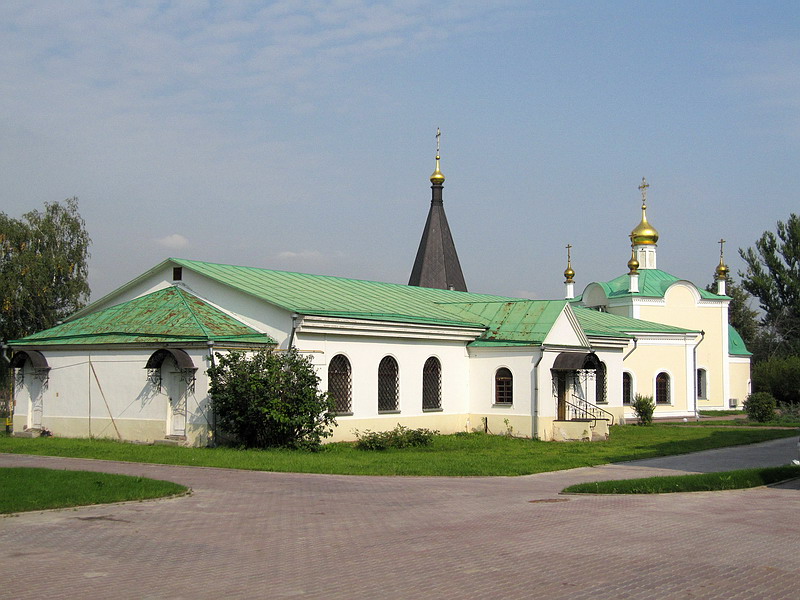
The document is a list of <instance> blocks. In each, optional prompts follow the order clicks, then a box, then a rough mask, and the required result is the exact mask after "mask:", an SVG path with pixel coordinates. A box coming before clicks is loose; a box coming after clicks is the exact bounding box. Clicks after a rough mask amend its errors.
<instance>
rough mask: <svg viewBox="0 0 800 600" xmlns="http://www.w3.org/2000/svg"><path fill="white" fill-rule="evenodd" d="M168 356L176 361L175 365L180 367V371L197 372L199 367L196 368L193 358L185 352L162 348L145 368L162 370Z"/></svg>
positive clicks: (149, 360) (149, 359)
mask: <svg viewBox="0 0 800 600" xmlns="http://www.w3.org/2000/svg"><path fill="white" fill-rule="evenodd" d="M168 356H171V357H172V358H173V359H174V360H175V364H176V365H178V368H179V369H192V370H193V371H196V370H197V367H195V366H194V362H193V361H192V357H191V356H189V355H188V354H187V353H186V351H185V350H181V349H180V348H161V349H159V350H156V351H155V352H153V354H152V355H151V356H150V358H148V359H147V364H146V365H145V366H144V368H145V369H160V368H161V365H162V364H164V361H165V360H166V358H167V357H168Z"/></svg>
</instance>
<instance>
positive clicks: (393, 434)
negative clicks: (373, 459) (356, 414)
mask: <svg viewBox="0 0 800 600" xmlns="http://www.w3.org/2000/svg"><path fill="white" fill-rule="evenodd" d="M353 433H354V434H355V436H356V440H357V441H356V448H358V449H359V450H387V449H389V448H419V447H422V446H430V445H431V444H432V443H433V436H434V435H436V434H437V433H439V432H438V431H432V430H430V429H422V428H420V429H409V428H408V427H403V426H402V425H400V424H398V425H397V427H395V428H394V429H392V430H390V431H370V430H369V429H367V430H366V431H364V432H363V433H362V432H360V431H358V430H357V429H356V430H355V431H354V432H353Z"/></svg>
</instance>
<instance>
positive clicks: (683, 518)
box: [0, 439, 800, 600]
mask: <svg viewBox="0 0 800 600" xmlns="http://www.w3.org/2000/svg"><path fill="white" fill-rule="evenodd" d="M796 443H797V441H796V439H790V440H778V441H776V442H767V443H766V444H759V445H757V446H754V447H751V448H752V449H751V450H750V452H751V454H752V453H753V451H758V450H759V449H761V451H760V452H761V454H765V453H766V455H768V457H767V458H765V457H763V456H761V457H759V458H756V459H751V460H757V461H759V463H763V462H764V461H767V462H766V463H764V464H781V463H785V462H788V461H789V460H791V459H792V458H795V457H796V453H797V450H796ZM764 448H766V449H767V450H766V451H765V450H763V449H764ZM742 452H745V451H740V455H741V454H742ZM715 453H716V454H715ZM756 454H758V452H756ZM692 456H693V457H697V458H693V459H691V460H690V459H689V458H687V457H683V464H684V465H685V466H684V468H686V469H688V470H697V471H702V470H709V469H708V468H707V467H708V465H710V464H711V465H717V467H718V468H717V470H722V468H724V466H725V465H726V464H728V463H729V462H730V461H731V460H733V459H735V457H736V454H735V452H733V451H712V452H711V453H700V454H699V455H692ZM709 456H710V458H709ZM775 457H777V458H775ZM675 460H676V459H655V460H650V461H641V462H639V463H627V464H625V465H607V466H604V467H598V468H585V469H575V470H571V471H561V472H557V473H545V474H541V475H532V476H527V477H513V478H511V477H497V478H462V479H451V478H423V477H419V478H389V477H348V476H335V475H302V474H282V473H257V472H246V471H229V470H224V469H208V468H191V467H170V466H160V465H144V464H130V463H115V462H104V461H90V460H78V459H60V458H47V457H30V456H14V455H7V454H0V466H15V465H16V466H45V467H50V468H67V469H86V470H99V471H108V472H115V473H126V474H135V475H143V476H147V477H154V478H161V479H169V480H172V481H177V482H179V483H183V484H185V485H188V486H191V488H192V489H193V493H192V495H191V496H188V497H183V498H177V499H171V500H158V501H151V502H141V503H127V504H118V505H107V506H98V507H87V508H79V509H66V510H58V511H48V512H40V513H25V514H21V515H16V516H11V517H6V518H0V565H1V566H2V571H1V573H2V577H0V598H14V599H26V598H36V599H37V600H38V599H40V598H48V599H49V598H120V599H123V598H187V599H188V598H192V599H196V598H220V597H226V598H295V597H303V598H326V599H328V598H418V597H424V598H484V597H502V598H504V600H505V599H508V598H575V599H579V598H593V599H595V598H725V599H728V598H791V599H793V600H794V599H796V598H798V597H799V596H800V484H798V482H794V483H791V484H787V485H785V486H782V487H772V488H757V489H751V490H739V491H731V492H720V493H707V492H701V493H694V494H672V495H658V496H648V497H642V496H560V495H558V492H559V491H560V490H561V489H562V488H563V487H564V486H566V485H569V484H571V483H575V482H578V481H593V480H597V479H613V478H624V477H636V476H644V475H649V474H674V473H676V472H680V470H681V469H680V468H679V466H677V463H674V462H673V461H675ZM658 461H665V462H662V463H659V462H658ZM759 463H757V464H759ZM659 467H662V468H659ZM729 468H735V466H732V467H729Z"/></svg>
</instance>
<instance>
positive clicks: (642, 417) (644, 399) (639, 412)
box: [631, 394, 656, 425]
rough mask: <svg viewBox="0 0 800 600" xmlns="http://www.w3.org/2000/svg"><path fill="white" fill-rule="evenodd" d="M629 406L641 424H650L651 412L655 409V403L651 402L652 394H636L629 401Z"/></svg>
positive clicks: (651, 419) (651, 420)
mask: <svg viewBox="0 0 800 600" xmlns="http://www.w3.org/2000/svg"><path fill="white" fill-rule="evenodd" d="M631 408H633V412H634V413H636V416H637V417H638V418H639V423H641V424H642V425H650V424H651V423H652V422H653V412H655V410H656V403H655V402H653V397H652V396H642V395H641V394H636V396H635V397H634V398H633V402H632V403H631Z"/></svg>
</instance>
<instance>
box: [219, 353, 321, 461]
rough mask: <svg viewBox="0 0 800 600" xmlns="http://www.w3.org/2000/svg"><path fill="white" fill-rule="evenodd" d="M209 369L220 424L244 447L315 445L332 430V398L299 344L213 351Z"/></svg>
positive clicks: (303, 446)
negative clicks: (322, 388) (277, 348)
mask: <svg viewBox="0 0 800 600" xmlns="http://www.w3.org/2000/svg"><path fill="white" fill-rule="evenodd" d="M216 358H217V360H218V361H219V362H218V364H217V365H215V366H213V367H211V368H210V369H209V370H208V374H209V377H210V378H211V386H210V393H211V405H212V409H213V410H214V412H215V413H216V415H217V419H218V422H219V425H220V428H221V429H222V430H223V431H225V432H226V433H228V434H231V435H232V436H234V438H235V439H236V440H237V441H238V442H240V443H241V444H243V445H244V446H246V447H248V448H267V447H284V448H306V449H312V450H313V449H316V448H318V447H319V445H320V443H321V441H322V438H326V437H329V436H330V435H331V433H332V429H333V427H332V426H333V425H334V424H335V419H334V415H333V410H334V403H333V400H332V399H331V398H330V397H329V396H328V394H326V393H323V392H320V391H319V389H318V384H319V377H317V374H316V372H315V371H314V367H313V366H312V365H311V360H310V359H309V358H308V357H305V356H302V355H301V354H300V353H299V352H297V350H294V349H292V350H289V351H288V352H278V351H275V350H272V349H269V350H259V351H257V352H255V353H253V354H251V355H248V354H246V353H244V352H239V351H232V352H229V353H227V354H220V353H217V354H216Z"/></svg>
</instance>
